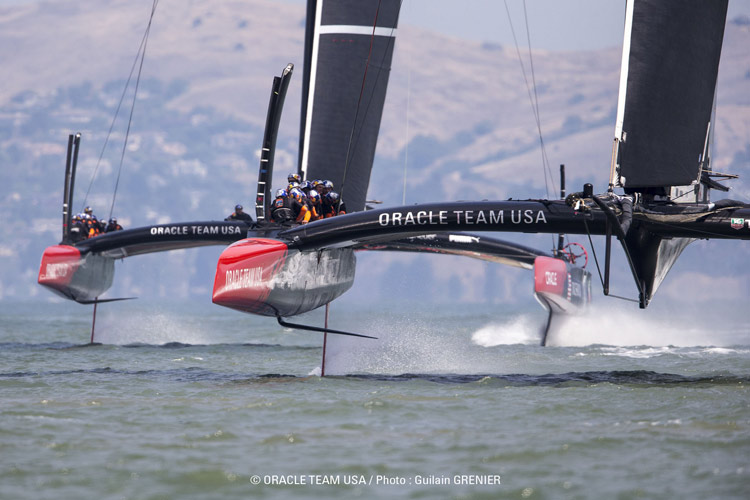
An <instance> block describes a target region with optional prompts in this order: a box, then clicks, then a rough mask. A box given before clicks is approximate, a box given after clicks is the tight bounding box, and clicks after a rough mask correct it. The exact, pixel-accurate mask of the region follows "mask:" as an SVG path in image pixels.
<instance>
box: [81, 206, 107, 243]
mask: <svg viewBox="0 0 750 500" xmlns="http://www.w3.org/2000/svg"><path fill="white" fill-rule="evenodd" d="M81 221H82V222H83V223H84V224H85V226H86V233H87V234H88V237H89V238H93V237H94V236H99V235H100V234H101V233H102V230H103V229H104V224H102V223H101V222H99V219H97V218H96V215H94V210H93V209H92V208H91V207H90V206H87V207H86V208H84V209H83V214H82V215H81Z"/></svg>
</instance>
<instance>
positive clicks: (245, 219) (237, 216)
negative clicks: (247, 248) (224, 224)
mask: <svg viewBox="0 0 750 500" xmlns="http://www.w3.org/2000/svg"><path fill="white" fill-rule="evenodd" d="M224 220H225V221H228V220H241V221H243V222H247V223H248V224H252V223H253V218H252V217H250V214H246V213H245V212H240V213H237V212H232V215H230V216H229V217H227V218H226V219H224Z"/></svg>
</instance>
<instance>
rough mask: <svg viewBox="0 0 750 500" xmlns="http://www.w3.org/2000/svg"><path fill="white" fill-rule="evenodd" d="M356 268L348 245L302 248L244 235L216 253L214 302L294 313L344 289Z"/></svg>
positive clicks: (271, 312) (272, 313)
mask: <svg viewBox="0 0 750 500" xmlns="http://www.w3.org/2000/svg"><path fill="white" fill-rule="evenodd" d="M355 268H356V258H355V257H354V252H353V251H352V250H351V249H321V250H316V251H308V252H300V251H298V250H290V249H289V248H288V247H287V245H286V243H284V242H282V241H279V240H273V239H266V238H248V239H245V240H241V241H238V242H237V243H234V244H233V245H230V246H229V247H227V249H226V250H224V252H223V253H222V254H221V256H220V257H219V262H218V264H217V266H216V277H215V278H214V291H213V302H214V304H218V305H221V306H225V307H229V308H232V309H236V310H238V311H243V312H247V313H252V314H260V315H263V316H275V317H276V316H294V315H296V314H302V313H304V312H307V311H311V310H313V309H315V308H317V307H320V306H322V305H324V304H326V303H328V302H330V301H332V300H333V299H335V298H336V297H339V296H340V295H341V294H343V293H344V292H346V291H347V290H348V289H349V288H351V286H352V284H353V283H354V271H355Z"/></svg>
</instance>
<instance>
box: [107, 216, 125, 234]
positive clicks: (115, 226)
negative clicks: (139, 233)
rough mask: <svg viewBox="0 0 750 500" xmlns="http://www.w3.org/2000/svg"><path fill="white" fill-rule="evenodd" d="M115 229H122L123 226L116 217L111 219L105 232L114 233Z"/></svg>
mask: <svg viewBox="0 0 750 500" xmlns="http://www.w3.org/2000/svg"><path fill="white" fill-rule="evenodd" d="M114 231H122V226H121V225H119V224H118V223H117V218H116V217H112V218H111V219H109V223H108V224H107V227H105V228H104V232H105V233H112V232H114Z"/></svg>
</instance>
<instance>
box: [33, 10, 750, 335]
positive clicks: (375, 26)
mask: <svg viewBox="0 0 750 500" xmlns="http://www.w3.org/2000/svg"><path fill="white" fill-rule="evenodd" d="M400 6H401V2H400V1H398V0H372V1H367V2H363V1H356V2H355V1H351V0H318V1H314V0H311V1H310V2H308V24H307V29H306V35H305V38H306V40H305V41H306V43H305V65H304V76H303V98H302V124H301V129H300V157H299V167H298V172H299V174H300V175H301V176H302V178H303V179H328V180H331V181H332V182H333V183H334V184H335V185H336V186H337V187H338V188H339V191H340V193H341V196H342V198H343V199H345V200H346V203H347V205H348V207H349V212H352V213H348V214H346V215H341V216H337V217H333V218H328V219H323V220H319V221H315V222H311V223H309V224H306V225H299V226H295V227H284V226H280V225H277V224H274V223H273V222H271V221H270V220H269V219H270V218H269V217H268V210H269V200H270V193H271V185H272V182H273V176H272V174H273V153H274V149H275V142H276V133H277V129H278V125H279V120H280V116H281V109H282V107H283V102H284V95H285V93H286V89H287V87H288V84H289V79H290V78H291V75H292V72H293V68H292V66H291V65H290V66H288V67H287V68H286V69H285V70H284V72H283V73H282V75H281V76H280V77H277V78H275V79H274V85H273V89H272V94H271V100H270V103H269V110H268V118H267V123H266V131H265V136H264V140H263V150H262V156H261V164H260V173H259V178H258V194H257V198H256V200H257V202H256V213H257V219H258V223H257V225H255V226H253V227H250V226H248V225H246V224H244V223H241V222H237V223H230V222H226V223H224V222H189V223H177V224H167V225H160V226H147V227H143V228H137V229H131V230H126V231H120V232H117V233H113V234H105V235H102V236H98V237H95V238H92V239H89V240H85V241H82V242H78V243H72V242H71V241H70V234H69V231H68V228H69V227H70V214H69V213H68V211H67V207H70V206H71V202H72V191H73V186H72V179H73V178H74V170H75V158H76V157H77V151H78V139H77V138H75V139H71V142H70V144H69V155H68V157H69V161H68V168H69V170H72V171H73V175H72V176H71V175H68V174H67V173H66V189H65V193H66V194H65V199H64V208H63V241H62V243H61V244H60V245H56V246H53V247H50V248H48V249H47V251H45V253H44V256H43V258H42V264H41V268H40V272H39V283H41V284H43V285H45V286H47V287H49V288H51V289H52V290H54V291H56V292H57V293H60V294H62V295H64V296H65V297H67V298H70V299H73V300H76V301H78V302H90V301H96V300H97V297H98V296H99V295H101V294H102V293H104V291H106V290H107V289H108V288H109V286H110V285H111V282H112V275H113V269H114V267H113V261H114V259H118V258H123V257H126V256H129V255H136V254H139V253H145V252H155V251H162V250H170V249H175V248H185V247H191V246H199V245H212V244H221V245H226V244H230V243H231V244H230V245H229V247H228V248H227V249H226V250H225V251H224V252H223V253H222V255H221V257H220V258H219V262H218V264H217V270H216V277H215V280H214V289H213V302H214V303H216V304H219V305H223V306H226V307H230V308H233V309H237V310H241V311H245V312H249V313H254V314H261V315H267V316H272V317H276V318H278V320H279V322H280V323H282V324H288V323H285V322H284V321H283V318H284V317H288V316H294V315H296V314H300V313H303V312H306V311H310V310H312V309H315V308H317V307H320V306H323V305H326V304H328V303H330V302H331V301H332V300H334V299H336V298H337V297H339V296H340V295H341V294H343V293H344V292H346V291H347V290H348V289H349V288H350V287H351V286H352V284H353V281H354V276H355V269H356V256H355V251H366V250H379V251H380V250H392V251H421V252H436V253H447V254H458V255H467V256H471V257H476V258H481V259H485V260H489V261H495V262H504V263H508V262H511V263H513V264H514V265H518V266H522V267H526V268H533V269H534V270H535V280H534V281H535V293H536V296H537V298H538V299H539V300H540V302H542V303H543V304H544V305H545V307H547V308H548V309H549V310H550V318H552V317H553V315H554V314H555V313H559V312H570V311H572V310H576V309H579V308H581V307H585V305H586V304H588V302H589V301H590V287H591V280H590V274H589V273H588V272H587V271H585V270H582V269H581V268H579V267H576V266H574V265H572V264H573V263H572V262H570V261H569V259H566V258H564V254H565V252H562V251H559V250H561V249H558V251H555V252H554V255H552V254H545V253H544V252H539V251H536V250H533V249H529V248H526V247H523V246H519V245H515V244H509V243H505V242H501V241H499V240H495V239H492V238H489V237H487V236H483V235H482V236H480V235H476V234H467V233H465V232H466V231H470V232H473V233H476V232H503V231H505V232H524V233H553V234H560V233H567V234H579V235H589V236H591V235H602V236H604V237H605V239H606V240H605V241H606V255H605V263H604V277H603V288H604V293H605V295H606V294H609V275H610V267H611V263H610V261H611V258H610V256H611V241H612V236H615V237H616V238H617V239H618V240H619V241H620V244H621V245H622V247H623V249H624V251H625V255H626V257H627V265H628V266H629V268H630V270H631V272H632V275H633V278H634V281H635V286H636V289H637V291H638V302H639V304H640V307H641V308H645V307H647V306H648V304H649V302H650V300H651V299H652V298H653V296H654V294H655V293H656V291H657V289H658V287H659V285H660V283H661V282H662V281H663V280H664V278H665V276H666V274H667V272H668V271H669V269H670V268H671V266H672V265H673V264H674V262H675V260H676V259H677V258H678V256H679V255H680V252H681V251H682V250H683V249H684V248H685V247H686V246H687V244H689V243H690V242H691V241H694V240H695V239H708V238H721V239H745V240H747V239H750V206H749V205H747V204H744V203H740V202H736V201H733V200H721V201H718V202H715V203H714V202H711V201H710V199H709V190H710V189H718V190H722V191H726V188H725V187H724V186H723V185H721V184H720V183H719V182H717V181H716V177H732V176H727V175H722V174H718V173H716V172H714V171H713V170H712V168H711V163H710V159H711V156H710V148H709V145H710V143H711V141H710V137H711V134H712V133H713V127H712V123H713V120H712V109H713V103H714V100H715V89H716V78H717V73H718V64H719V57H720V53H721V44H722V38H723V32H724V23H725V19H726V10H727V1H726V0H723V1H722V0H719V1H712V2H702V1H691V2H685V1H681V0H667V1H658V2H657V1H653V0H631V1H628V4H627V14H626V18H627V19H626V26H625V43H624V48H623V61H622V73H621V87H620V99H619V104H618V115H617V124H616V132H615V139H614V149H613V155H612V165H611V169H610V170H611V174H610V188H609V190H608V192H607V193H604V194H600V195H596V194H594V192H593V188H592V185H591V184H586V185H584V186H583V189H582V190H581V191H580V192H576V193H572V194H570V195H568V196H567V197H566V198H565V199H562V200H546V199H532V200H524V201H514V200H511V201H477V202H436V203H430V204H421V205H410V206H402V207H390V208H382V209H377V210H366V206H365V204H366V195H367V188H368V185H369V178H370V171H371V168H372V163H373V157H374V154H375V145H376V142H377V135H378V129H379V126H380V118H381V114H382V109H383V103H384V100H385V94H386V88H387V83H388V73H389V68H390V65H391V58H392V54H393V50H394V41H395V35H396V30H397V22H398V14H399V9H400ZM71 157H72V160H71ZM615 189H618V190H619V189H622V191H623V192H622V194H617V193H616V192H615ZM551 323H552V320H551V319H550V324H551ZM295 326H299V325H295ZM326 326H327V325H326ZM312 329H315V328H312ZM317 329H318V330H320V331H330V332H333V331H332V330H329V329H327V327H326V328H317ZM334 333H345V332H334ZM545 337H546V335H545ZM543 342H544V341H543Z"/></svg>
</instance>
